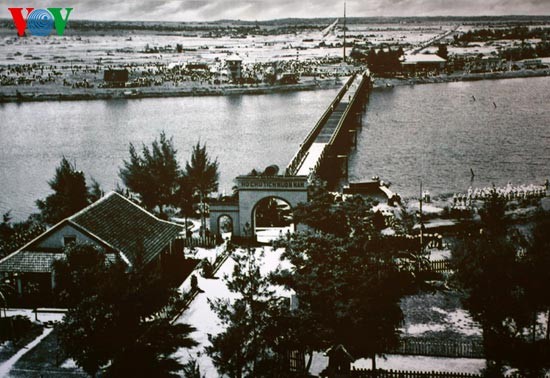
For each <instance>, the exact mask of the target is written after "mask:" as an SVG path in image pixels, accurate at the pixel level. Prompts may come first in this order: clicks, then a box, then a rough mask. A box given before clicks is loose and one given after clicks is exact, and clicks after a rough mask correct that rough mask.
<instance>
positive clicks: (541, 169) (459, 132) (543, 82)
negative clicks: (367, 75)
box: [349, 77, 550, 197]
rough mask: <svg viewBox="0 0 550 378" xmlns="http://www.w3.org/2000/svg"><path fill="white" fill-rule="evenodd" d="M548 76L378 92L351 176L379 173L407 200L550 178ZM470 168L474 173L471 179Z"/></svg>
mask: <svg viewBox="0 0 550 378" xmlns="http://www.w3.org/2000/svg"><path fill="white" fill-rule="evenodd" d="M549 88H550V78H549V77H542V78H529V79H507V80H494V81H477V82H457V83H447V84H425V85H418V86H414V87H412V86H405V87H395V88H392V89H383V90H376V91H375V92H374V93H373V94H372V96H371V100H370V103H369V105H368V110H367V117H366V119H365V120H364V127H363V130H362V131H361V133H360V134H359V138H358V148H357V150H356V151H355V152H354V153H353V154H352V157H351V159H350V166H349V168H350V181H360V180H368V179H370V178H371V177H372V176H374V175H377V176H380V177H381V178H382V179H383V180H389V181H391V182H393V188H394V190H396V191H397V192H399V193H401V194H402V195H403V196H405V197H410V196H417V193H418V190H419V183H420V180H422V182H423V185H424V188H425V189H428V190H429V191H430V192H432V193H433V194H435V195H438V194H439V195H442V194H444V195H448V194H450V193H453V192H458V191H461V192H465V191H466V190H467V189H468V187H469V186H470V185H472V186H474V187H482V186H487V185H491V184H492V183H494V184H496V185H497V186H498V185H505V184H506V183H508V182H509V181H511V182H512V183H540V184H542V183H543V182H544V180H545V179H546V178H548V177H550V163H549V162H550V107H549V106H548V104H549V103H550V91H549ZM470 169H472V170H473V171H474V173H475V177H474V179H473V182H471V173H470Z"/></svg>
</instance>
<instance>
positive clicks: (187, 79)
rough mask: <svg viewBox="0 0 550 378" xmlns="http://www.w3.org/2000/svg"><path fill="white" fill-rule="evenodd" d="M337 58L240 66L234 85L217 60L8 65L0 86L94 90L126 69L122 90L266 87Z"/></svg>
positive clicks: (316, 71) (317, 72)
mask: <svg viewBox="0 0 550 378" xmlns="http://www.w3.org/2000/svg"><path fill="white" fill-rule="evenodd" d="M335 59H336V60H337V58H334V57H324V58H312V59H304V60H295V59H293V60H277V61H271V62H261V63H243V64H242V68H241V75H240V79H239V80H238V81H236V80H234V78H233V77H232V76H231V72H230V71H229V70H228V68H227V67H226V65H225V62H224V61H222V60H218V61H216V62H209V63H201V64H196V63H181V64H174V63H171V64H170V63H166V62H149V63H146V64H144V63H136V62H132V63H125V64H123V65H120V66H117V65H114V64H104V63H103V62H101V61H98V62H97V64H95V65H83V64H70V65H69V64H63V63H62V64H55V65H52V64H43V63H36V62H35V63H30V64H12V65H6V66H0V85H2V86H25V85H28V86H36V85H47V84H50V85H51V84H58V85H60V86H63V87H71V88H94V87H96V86H97V87H104V86H106V85H105V83H104V82H103V73H104V72H105V71H106V70H109V69H126V70H127V71H128V74H129V80H128V82H127V83H126V87H151V86H161V85H168V86H175V87H177V86H180V85H184V84H185V83H194V84H199V85H203V84H215V85H216V84H225V83H239V84H243V83H247V84H257V83H270V84H273V83H275V81H276V80H277V77H278V75H280V74H282V73H291V74H295V75H296V76H297V77H300V76H321V75H322V73H323V72H325V71H324V70H323V68H322V66H323V65H325V66H326V65H329V64H334V63H336V60H335Z"/></svg>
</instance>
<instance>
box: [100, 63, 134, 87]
mask: <svg viewBox="0 0 550 378" xmlns="http://www.w3.org/2000/svg"><path fill="white" fill-rule="evenodd" d="M103 80H104V81H105V85H106V86H107V87H111V88H124V87H125V86H126V83H127V82H128V70H127V69H125V68H123V69H108V70H105V72H104V73H103Z"/></svg>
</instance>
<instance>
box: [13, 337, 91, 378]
mask: <svg viewBox="0 0 550 378" xmlns="http://www.w3.org/2000/svg"><path fill="white" fill-rule="evenodd" d="M64 360H65V358H64V356H63V352H62V351H61V349H60V347H59V346H58V344H57V330H55V329H54V330H53V332H52V333H50V334H49V335H48V336H47V337H46V338H45V339H44V340H42V342H41V343H40V344H38V345H37V346H36V347H35V348H33V349H31V350H30V351H29V352H27V353H26V354H25V355H24V356H23V357H21V359H20V360H19V361H17V363H16V364H15V365H14V367H13V368H12V370H11V371H10V377H22V378H31V377H37V376H39V377H43V378H46V377H56V378H59V377H86V376H87V375H86V374H85V373H84V372H82V371H81V370H78V369H68V368H62V367H60V366H58V365H61V364H62V363H63V361H64Z"/></svg>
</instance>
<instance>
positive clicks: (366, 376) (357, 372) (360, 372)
mask: <svg viewBox="0 0 550 378" xmlns="http://www.w3.org/2000/svg"><path fill="white" fill-rule="evenodd" d="M349 376H350V377H353V378H466V377H469V378H478V377H481V375H479V374H469V373H452V372H442V371H430V372H420V371H407V370H376V371H372V370H367V369H354V370H352V371H351V373H350V375H349Z"/></svg>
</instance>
